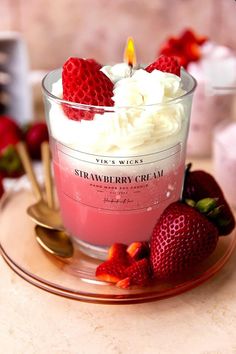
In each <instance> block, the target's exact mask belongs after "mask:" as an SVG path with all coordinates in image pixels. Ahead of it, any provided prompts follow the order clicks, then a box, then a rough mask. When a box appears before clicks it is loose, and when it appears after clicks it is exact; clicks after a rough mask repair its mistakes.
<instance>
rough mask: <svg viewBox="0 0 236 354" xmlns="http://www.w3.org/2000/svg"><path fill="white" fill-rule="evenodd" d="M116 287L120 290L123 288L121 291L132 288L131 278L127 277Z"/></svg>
mask: <svg viewBox="0 0 236 354" xmlns="http://www.w3.org/2000/svg"><path fill="white" fill-rule="evenodd" d="M116 286H117V287H118V288H121V289H129V288H130V287H131V278H130V277H126V278H124V279H122V280H119V281H118V282H117V283H116Z"/></svg>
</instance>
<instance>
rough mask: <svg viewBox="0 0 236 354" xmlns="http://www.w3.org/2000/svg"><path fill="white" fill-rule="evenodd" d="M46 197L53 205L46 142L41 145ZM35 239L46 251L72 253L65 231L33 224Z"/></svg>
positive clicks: (63, 255)
mask: <svg viewBox="0 0 236 354" xmlns="http://www.w3.org/2000/svg"><path fill="white" fill-rule="evenodd" d="M41 155H42V161H43V170H44V179H45V189H46V199H47V203H48V205H49V207H50V208H53V207H54V198H53V187H52V175H51V166H50V151H49V145H48V143H47V142H43V143H42V145H41ZM35 233H36V240H37V241H38V243H39V244H40V246H42V247H43V248H44V249H45V250H46V251H47V252H49V253H51V254H53V255H55V256H59V257H62V258H70V257H72V255H73V251H74V250H73V244H72V242H71V240H70V238H69V236H68V235H67V233H66V232H65V231H60V230H49V229H46V228H45V227H42V226H40V225H36V226H35Z"/></svg>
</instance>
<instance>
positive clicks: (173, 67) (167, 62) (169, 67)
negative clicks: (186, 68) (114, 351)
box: [145, 55, 180, 76]
mask: <svg viewBox="0 0 236 354" xmlns="http://www.w3.org/2000/svg"><path fill="white" fill-rule="evenodd" d="M155 69H156V70H160V71H163V72H167V73H172V74H175V75H178V76H180V65H179V63H178V61H177V60H176V59H175V58H174V57H171V56H166V55H161V56H160V57H159V58H157V59H156V61H154V62H153V63H152V64H150V65H148V66H147V67H146V68H145V70H146V71H148V72H149V73H151V72H152V71H153V70H155Z"/></svg>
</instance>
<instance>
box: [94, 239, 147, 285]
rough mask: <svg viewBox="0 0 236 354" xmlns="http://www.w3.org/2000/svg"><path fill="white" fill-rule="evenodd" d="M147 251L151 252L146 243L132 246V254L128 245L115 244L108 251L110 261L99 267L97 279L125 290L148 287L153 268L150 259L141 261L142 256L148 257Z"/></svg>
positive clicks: (136, 243) (135, 243) (137, 243)
mask: <svg viewBox="0 0 236 354" xmlns="http://www.w3.org/2000/svg"><path fill="white" fill-rule="evenodd" d="M147 250H148V251H149V248H148V246H147V243H146V242H134V243H133V244H131V247H130V254H129V252H127V246H126V245H124V244H122V243H115V244H113V245H112V246H111V247H110V249H109V251H108V260H107V261H105V262H103V263H101V264H100V265H99V266H98V267H97V269H96V277H97V278H98V279H100V280H103V281H108V282H112V283H117V284H116V285H117V286H118V287H120V288H123V289H127V288H129V287H130V286H131V285H138V286H144V285H146V283H147V282H148V280H149V279H150V278H151V268H150V263H149V261H148V259H147V258H142V259H141V256H142V254H143V256H144V255H146V254H147V252H148V251H147ZM133 251H134V252H133ZM136 251H138V252H136ZM140 251H141V252H142V254H141V252H140ZM132 256H134V257H132ZM135 257H139V260H137V261H136V260H135Z"/></svg>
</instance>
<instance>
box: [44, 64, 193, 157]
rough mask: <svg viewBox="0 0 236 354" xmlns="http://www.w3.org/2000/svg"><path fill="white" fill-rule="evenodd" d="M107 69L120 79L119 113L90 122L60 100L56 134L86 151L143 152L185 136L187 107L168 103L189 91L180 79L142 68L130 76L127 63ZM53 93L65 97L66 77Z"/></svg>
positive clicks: (55, 107) (53, 115)
mask: <svg viewBox="0 0 236 354" xmlns="http://www.w3.org/2000/svg"><path fill="white" fill-rule="evenodd" d="M105 68H106V69H104V70H103V72H104V73H105V74H106V75H107V76H108V77H109V78H110V79H111V80H112V81H113V82H114V90H113V92H114V96H113V100H114V112H107V113H104V114H95V116H94V119H93V120H90V121H89V120H81V121H73V120H70V119H68V118H67V117H66V116H65V114H64V112H63V109H62V107H61V106H60V105H59V104H57V103H52V107H51V110H50V113H49V115H50V125H51V131H52V135H53V136H54V138H56V139H57V140H59V141H60V142H62V143H64V144H66V145H68V146H70V147H73V148H76V149H78V150H81V151H85V152H90V153H95V154H96V153H98V154H111V155H119V154H132V153H142V152H146V151H149V150H151V149H153V148H155V146H156V147H157V149H159V148H160V147H162V146H163V147H165V146H168V145H173V144H175V143H178V142H179V141H180V140H181V139H182V136H183V135H184V134H185V131H184V130H185V128H184V129H182V128H183V125H184V126H187V123H186V119H185V116H186V112H185V109H184V107H183V105H182V104H181V103H174V104H169V105H162V103H166V102H167V101H169V100H171V99H174V98H177V97H180V96H181V95H183V94H184V93H185V91H184V90H183V89H182V88H181V79H180V77H178V76H176V75H173V74H170V73H164V72H161V71H159V70H154V71H153V72H152V73H148V72H146V71H145V70H142V69H139V70H136V71H134V72H133V74H132V76H129V75H130V68H128V69H129V71H127V70H126V69H127V65H126V64H120V65H119V64H117V65H115V66H113V67H105ZM114 68H115V70H114ZM52 93H53V95H54V96H57V97H62V82H61V80H59V81H58V82H56V83H54V84H53V88H52ZM124 106H126V108H125V107H124ZM118 107H124V108H118ZM112 109H113V108H112Z"/></svg>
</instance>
